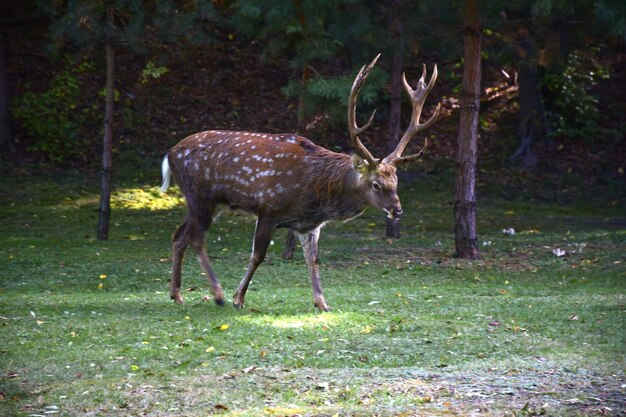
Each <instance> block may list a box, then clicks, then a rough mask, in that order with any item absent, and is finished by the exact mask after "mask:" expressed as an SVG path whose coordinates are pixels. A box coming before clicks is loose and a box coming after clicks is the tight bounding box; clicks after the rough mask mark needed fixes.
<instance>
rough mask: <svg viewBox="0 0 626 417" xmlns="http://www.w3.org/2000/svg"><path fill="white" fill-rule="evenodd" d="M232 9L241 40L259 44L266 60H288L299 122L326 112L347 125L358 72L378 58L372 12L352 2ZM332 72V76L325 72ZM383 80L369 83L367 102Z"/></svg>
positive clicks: (240, 4)
mask: <svg viewBox="0 0 626 417" xmlns="http://www.w3.org/2000/svg"><path fill="white" fill-rule="evenodd" d="M233 8H234V14H233V16H232V18H231V24H232V25H233V26H234V27H235V28H236V29H237V30H238V31H239V33H240V34H242V35H243V36H246V37H249V38H254V39H257V40H261V41H262V42H263V45H264V48H263V52H264V54H265V56H266V57H268V58H272V57H277V56H279V55H280V56H287V57H288V59H289V63H290V66H291V68H292V69H293V70H294V75H293V76H292V77H291V80H290V82H289V83H288V84H287V86H285V88H284V89H283V91H284V92H285V94H286V95H287V96H290V97H297V98H299V99H300V100H301V105H302V106H303V107H302V108H301V109H300V111H301V113H302V114H301V116H302V117H303V118H307V117H311V116H313V115H315V114H318V113H322V112H323V113H327V114H328V115H329V116H330V117H331V122H339V121H344V119H345V113H346V112H345V105H346V103H347V97H348V95H349V91H350V86H351V85H352V80H353V79H354V74H355V71H356V70H355V69H354V67H357V68H358V67H360V66H361V65H364V64H366V63H367V62H369V61H370V60H371V59H372V58H373V57H374V56H375V55H376V54H377V53H378V51H377V52H374V50H373V49H372V48H371V46H372V39H374V38H375V33H376V30H378V26H377V25H373V22H372V15H371V14H372V13H371V10H370V9H368V7H366V6H365V5H363V4H361V3H359V2H355V1H354V0H342V1H339V2H330V1H324V2H306V1H302V2H301V1H289V2H276V1H272V0H264V1H256V0H255V1H252V0H239V1H237V2H235V3H234V5H233ZM353 66H354V67H353ZM333 67H335V68H334V71H333V72H329V71H328V70H326V71H325V70H324V69H325V68H333ZM337 67H338V68H337ZM379 72H380V70H379ZM385 80H386V77H384V76H382V77H381V76H379V77H372V79H371V80H368V85H367V86H366V87H365V91H364V95H365V96H367V98H366V99H365V101H370V100H371V99H372V96H373V94H374V93H373V92H374V91H380V89H381V87H382V83H383V82H384V81H385Z"/></svg>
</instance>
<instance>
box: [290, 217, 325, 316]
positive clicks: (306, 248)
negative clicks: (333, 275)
mask: <svg viewBox="0 0 626 417" xmlns="http://www.w3.org/2000/svg"><path fill="white" fill-rule="evenodd" d="M321 229H322V226H318V227H317V228H315V229H313V230H311V231H310V232H306V233H302V234H298V237H299V238H300V244H301V245H302V251H303V252H304V259H305V261H306V266H307V268H308V270H309V275H311V286H312V287H313V304H314V305H315V306H316V307H317V308H319V309H320V311H330V307H328V304H326V300H325V299H324V295H323V294H322V284H321V283H320V270H319V265H318V264H319V258H318V257H317V241H318V239H319V237H320V231H321Z"/></svg>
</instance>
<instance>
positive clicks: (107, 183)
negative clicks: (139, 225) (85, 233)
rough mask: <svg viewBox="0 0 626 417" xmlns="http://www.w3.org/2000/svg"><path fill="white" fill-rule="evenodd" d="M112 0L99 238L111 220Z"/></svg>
mask: <svg viewBox="0 0 626 417" xmlns="http://www.w3.org/2000/svg"><path fill="white" fill-rule="evenodd" d="M113 13H114V9H113V2H112V1H109V2H107V4H106V20H107V44H106V67H107V69H106V101H105V109H104V136H103V138H102V173H101V183H100V209H99V216H98V232H97V237H98V239H99V240H107V239H108V238H109V223H110V220H111V177H112V173H111V167H112V150H113V92H114V88H115V83H114V81H115V78H114V77H115V50H114V48H113V39H112V36H111V33H112V30H113Z"/></svg>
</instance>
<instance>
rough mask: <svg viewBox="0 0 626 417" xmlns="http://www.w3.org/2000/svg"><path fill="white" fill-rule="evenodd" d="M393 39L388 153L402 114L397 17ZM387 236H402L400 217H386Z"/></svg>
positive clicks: (398, 129) (397, 138) (396, 140)
mask: <svg viewBox="0 0 626 417" xmlns="http://www.w3.org/2000/svg"><path fill="white" fill-rule="evenodd" d="M391 41H392V43H393V45H394V50H393V59H392V64H391V108H390V110H389V139H388V141H387V154H389V153H391V152H393V151H394V150H395V149H396V146H397V145H398V141H399V140H400V129H401V128H400V122H401V116H402V67H403V60H402V52H403V50H404V47H403V44H402V22H401V21H400V19H399V18H397V17H396V18H395V19H394V20H393V22H392V24H391ZM386 222H387V233H386V234H387V237H392V238H399V237H400V219H390V218H389V217H387V218H386Z"/></svg>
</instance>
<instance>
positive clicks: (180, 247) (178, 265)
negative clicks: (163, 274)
mask: <svg viewBox="0 0 626 417" xmlns="http://www.w3.org/2000/svg"><path fill="white" fill-rule="evenodd" d="M188 224H189V218H187V219H185V221H184V222H183V224H181V225H180V226H178V229H176V231H175V232H174V234H173V235H172V279H171V280H170V297H171V298H172V300H174V302H175V303H176V304H182V303H183V297H182V296H181V295H180V282H181V272H182V268H183V259H184V257H185V251H186V250H187V246H189V238H188V236H187V226H188Z"/></svg>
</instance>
